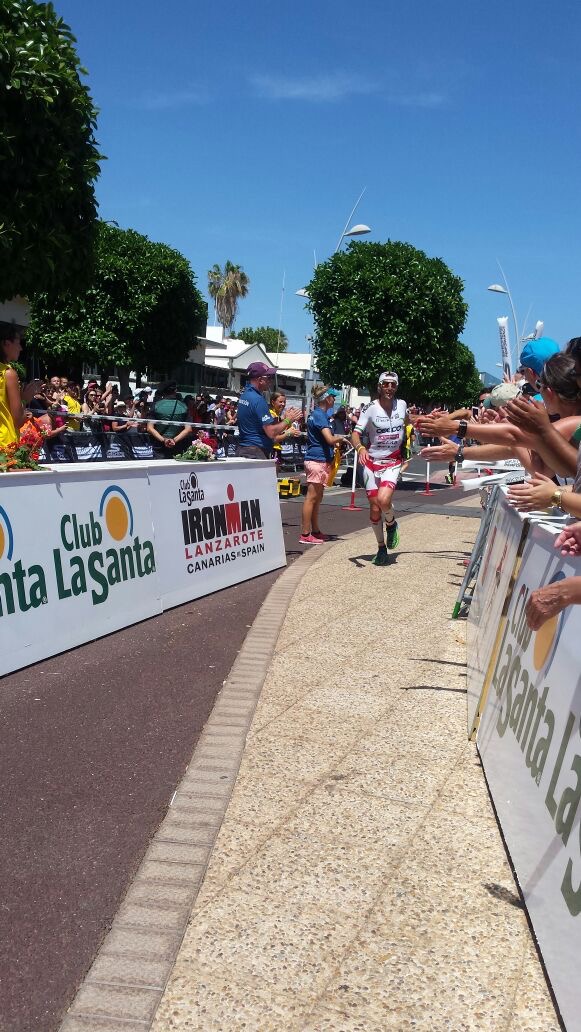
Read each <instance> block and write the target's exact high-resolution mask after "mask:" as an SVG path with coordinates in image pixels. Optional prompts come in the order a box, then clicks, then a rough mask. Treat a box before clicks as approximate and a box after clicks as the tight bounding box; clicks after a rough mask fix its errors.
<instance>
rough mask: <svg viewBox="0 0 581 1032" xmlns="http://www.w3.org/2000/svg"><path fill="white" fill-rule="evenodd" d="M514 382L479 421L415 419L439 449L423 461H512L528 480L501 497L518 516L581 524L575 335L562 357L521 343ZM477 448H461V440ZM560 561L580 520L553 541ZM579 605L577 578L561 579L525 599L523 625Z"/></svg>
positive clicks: (538, 344)
mask: <svg viewBox="0 0 581 1032" xmlns="http://www.w3.org/2000/svg"><path fill="white" fill-rule="evenodd" d="M515 380H516V381H517V382H515V383H505V384H502V385H501V386H499V387H498V388H495V390H494V391H493V392H492V393H491V395H490V399H491V403H492V405H491V407H489V408H487V409H485V411H484V412H482V414H481V415H480V417H479V418H477V419H476V418H474V417H473V416H472V415H471V414H470V413H462V414H460V415H459V414H458V413H432V414H431V415H430V416H425V417H424V418H423V419H421V420H420V425H421V427H422V430H423V432H424V433H429V434H434V435H437V436H438V437H439V438H440V441H441V443H440V444H439V445H438V446H436V447H431V448H425V449H424V450H423V452H422V454H423V455H425V457H427V458H430V457H431V458H434V459H436V460H440V461H441V460H443V459H446V460H449V461H450V460H453V461H455V462H460V463H462V461H463V460H464V458H470V459H472V458H475V459H477V460H478V459H480V460H482V459H486V460H489V461H491V462H493V461H497V460H499V459H506V458H515V459H518V461H519V462H520V463H521V465H522V467H523V468H524V470H526V472H527V473H528V474H530V477H529V479H526V480H524V478H523V482H522V483H521V484H513V485H511V486H510V487H509V491H508V499H509V501H510V502H511V504H512V505H514V507H515V508H516V509H518V510H519V511H521V512H533V511H543V510H546V509H550V508H551V507H553V508H554V509H555V510H556V511H557V512H559V513H561V515H563V514H565V515H566V516H569V517H572V518H573V520H574V521H579V520H581V448H580V443H581V337H574V338H572V339H571V340H570V341H569V343H568V344H567V346H566V348H565V350H564V351H561V349H560V348H559V346H558V344H556V343H555V342H554V341H552V340H550V339H549V338H540V339H539V340H535V341H531V342H529V343H528V344H527V345H526V346H525V348H524V349H523V351H522V353H521V356H520V368H519V370H518V373H517V375H516V377H515ZM469 438H471V439H473V440H474V441H475V442H477V443H476V444H474V445H468V446H466V445H465V443H464V442H465V441H466V440H467V439H469ZM555 545H556V547H557V548H558V549H560V550H561V552H562V554H563V555H569V556H575V557H578V556H579V555H581V522H573V523H570V524H569V525H568V526H567V527H566V528H565V529H564V530H563V531H562V533H561V534H560V535H559V536H558V537H557V538H556V541H555ZM580 603H581V576H572V577H566V578H563V579H561V580H560V581H559V582H558V584H549V585H545V586H543V587H540V588H538V589H537V590H536V591H533V592H532V593H531V596H530V598H529V601H528V604H527V612H526V616H527V621H528V624H529V626H530V627H531V628H532V629H533V630H538V628H539V627H540V626H542V624H543V623H544V622H545V621H546V620H549V619H551V618H552V617H554V616H556V615H557V614H558V613H559V612H561V610H562V609H564V608H566V607H567V606H569V605H571V604H580Z"/></svg>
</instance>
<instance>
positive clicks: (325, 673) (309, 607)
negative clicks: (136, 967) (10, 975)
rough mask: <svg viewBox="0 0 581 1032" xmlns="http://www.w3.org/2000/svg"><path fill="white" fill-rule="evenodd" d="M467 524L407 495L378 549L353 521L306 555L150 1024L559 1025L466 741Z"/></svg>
mask: <svg viewBox="0 0 581 1032" xmlns="http://www.w3.org/2000/svg"><path fill="white" fill-rule="evenodd" d="M476 529H477V521H476V520H472V519H466V518H463V519H462V518H459V517H445V516H427V515H418V516H412V517H409V518H407V519H406V520H405V521H403V523H402V527H401V531H402V534H401V537H402V540H401V545H400V548H399V550H398V552H397V554H396V556H395V557H394V560H393V563H392V564H391V565H390V566H389V567H387V568H376V567H374V566H372V565H371V564H370V559H371V555H372V551H373V550H372V537H371V535H370V533H369V531H363V532H361V533H359V534H354V535H351V536H350V537H349V538H348V539H347V540H346V541H344V542H339V543H337V544H335V545H333V546H332V547H331V548H326V547H325V548H324V549H323V550H321V552H320V559H319V560H318V561H317V562H315V563H314V565H312V566H311V568H310V569H309V570H308V572H307V573H306V575H305V576H304V579H303V580H302V581H301V583H300V585H299V587H298V589H297V591H296V593H295V595H294V598H293V601H292V603H291V605H290V608H289V610H288V613H287V616H286V619H285V621H284V624H283V627H282V631H281V634H280V637H279V639H278V643H277V647H276V652H275V655H274V658H273V661H272V663H271V664H270V667H269V669H268V672H267V675H266V680H265V683H264V687H263V689H262V693H261V696H260V700H259V703H258V707H257V709H256V713H255V715H254V719H253V722H252V725H251V729H250V733H249V737H248V741H247V744H246V748H245V750H244V753H243V756H242V762H241V767H240V772H239V775H238V779H237V781H236V785H235V788H234V792H233V795H232V798H231V801H230V805H229V807H228V809H227V812H226V816H225V818H224V821H223V823H222V827H221V830H220V833H219V836H218V839H217V841H216V843H215V846H214V849H213V852H212V855H211V860H210V864H209V867H208V869H207V872H206V876H205V880H204V881H203V884H202V887H201V890H200V893H199V895H198V897H197V900H196V903H195V906H194V909H193V912H192V915H191V919H190V922H189V925H188V927H187V930H186V933H185V936H184V939H183V943H182V946H181V949H180V951H179V955H178V958H177V961H176V963H175V966H174V969H173V973H172V975H171V977H170V979H169V982H168V984H167V987H166V990H165V994H164V996H163V999H162V1002H161V1005H160V1007H159V1009H158V1011H157V1015H156V1017H155V1020H154V1023H153V1029H154V1032H176V1030H177V1032H186V1030H188V1032H190V1030H203V1032H206V1030H220V1032H234V1030H237V1029H245V1030H247V1032H254V1030H255V1032H269V1030H277V1032H278V1030H284V1032H287V1030H289V1032H290V1030H297V1032H298V1030H304V1032H307V1030H309V1032H327V1030H329V1032H331V1030H333V1032H339V1030H340V1032H380V1030H381V1032H383V1030H385V1029H397V1030H400V1032H404V1030H408V1029H415V1030H418V1029H420V1030H426V1032H428V1030H429V1032H440V1030H450V1032H455V1030H458V1032H460V1030H462V1032H464V1030H472V1029H475V1030H479V1032H493V1030H495V1032H496V1030H499V1032H500V1030H503V1032H504V1030H510V1032H529V1030H530V1032H534V1030H539V1032H541V1030H542V1032H552V1030H553V1029H555V1030H556V1029H558V1028H559V1027H560V1026H559V1022H558V1020H557V1018H556V1015H555V1011H554V1009H553V1005H552V1003H551V999H550V996H549V993H548V990H547V987H546V983H545V980H544V977H543V974H542V970H541V967H540V964H539V961H538V959H537V955H536V952H535V949H534V947H533V944H532V940H531V936H530V932H529V929H528V925H527V922H526V919H525V915H524V913H523V910H522V908H521V905H520V900H519V897H518V894H517V892H516V888H515V885H514V881H513V879H512V876H511V872H510V868H509V865H508V863H507V860H506V855H505V851H504V848H503V845H502V842H501V839H500V835H499V832H498V828H497V825H496V821H495V819H494V816H493V813H492V809H491V807H490V804H489V801H488V795H487V792H486V788H485V784H484V778H483V775H482V771H481V769H480V766H479V763H478V759H477V756H476V752H475V749H474V747H473V746H472V745H469V744H468V743H467V741H466V731H465V727H466V715H465V710H466V697H465V644H464V627H463V625H462V623H452V622H451V621H450V620H449V618H448V617H449V614H450V612H451V610H452V605H453V602H454V600H455V597H456V594H457V590H458V584H459V582H460V580H461V578H462V575H463V572H464V570H463V567H462V566H461V560H462V558H464V557H465V555H466V553H468V552H469V551H470V548H471V545H472V541H473V539H474V536H475V533H476ZM146 1024H147V1026H149V1021H147V1023H146V1022H145V1021H140V1020H136V1021H135V1023H134V1024H133V1025H132V1027H134V1028H138V1027H141V1028H145V1025H146ZM70 1027H71V1028H72V1027H73V1025H72V1024H71V1026H70ZM76 1027H77V1024H76V1023H75V1028H76ZM78 1027H79V1028H81V1024H79V1025H78ZM86 1027H89V1026H88V1024H87V1026H86ZM92 1027H93V1026H91V1028H92ZM95 1027H97V1026H96V1025H95ZM102 1027H103V1028H105V1027H106V1028H107V1029H109V1028H115V1030H116V1032H117V1030H118V1029H121V1028H129V1027H130V1026H129V1024H123V1025H122V1024H121V1023H119V1024H115V1025H113V1024H111V1025H109V1024H106V1021H105V1019H103V1026H102Z"/></svg>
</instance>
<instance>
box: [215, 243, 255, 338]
mask: <svg viewBox="0 0 581 1032" xmlns="http://www.w3.org/2000/svg"><path fill="white" fill-rule="evenodd" d="M249 286H250V280H249V279H248V276H247V275H246V273H245V272H244V269H243V268H242V266H241V265H233V264H232V262H230V261H227V262H226V263H225V265H224V268H223V269H222V268H220V266H219V265H213V266H212V268H211V269H208V293H209V294H210V297H211V298H212V300H213V302H214V304H215V306H216V314H217V316H218V319H219V320H220V324H221V326H222V329H223V330H224V336H227V334H228V331H229V330H230V329H231V327H232V326H233V325H234V322H235V319H236V313H237V311H238V302H239V301H240V298H243V297H246V295H247V293H248V287H249Z"/></svg>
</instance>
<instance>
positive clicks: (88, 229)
mask: <svg viewBox="0 0 581 1032" xmlns="http://www.w3.org/2000/svg"><path fill="white" fill-rule="evenodd" d="M74 44H75V38H74V36H73V35H72V33H71V31H70V29H69V27H68V26H67V25H65V23H64V22H63V21H62V19H60V18H59V17H58V16H57V15H56V14H55V11H54V8H53V6H52V4H50V3H33V2H31V0H2V2H1V3H0V125H1V126H2V131H1V132H0V300H6V299H8V298H10V297H13V296H14V295H16V294H21V295H27V294H31V293H32V292H33V291H35V290H58V289H60V288H63V287H64V288H65V289H71V287H72V286H73V285H74V284H75V283H78V282H79V278H80V277H81V276H82V275H83V273H84V271H85V270H86V269H87V268H88V267H89V266H90V260H91V254H92V250H93V239H94V227H95V219H96V206H95V194H94V186H93V184H94V182H95V180H96V179H97V176H98V175H99V159H100V157H101V155H100V154H99V152H98V150H97V146H96V143H95V138H94V130H95V126H96V111H95V108H94V107H93V104H92V101H91V97H90V95H89V92H88V89H87V87H86V86H85V85H84V84H83V83H82V82H81V75H83V74H86V73H85V71H84V69H83V68H81V66H80V64H79V59H78V57H77V54H76V51H75V46H74Z"/></svg>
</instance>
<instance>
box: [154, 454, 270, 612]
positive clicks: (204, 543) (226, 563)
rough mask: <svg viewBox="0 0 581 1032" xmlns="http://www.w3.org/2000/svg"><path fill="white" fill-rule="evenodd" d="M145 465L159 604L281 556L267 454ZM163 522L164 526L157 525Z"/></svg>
mask: <svg viewBox="0 0 581 1032" xmlns="http://www.w3.org/2000/svg"><path fill="white" fill-rule="evenodd" d="M158 469H159V467H157V466H155V465H152V466H150V467H149V474H150V491H151V505H152V514H153V522H154V526H155V527H156V542H157V546H156V547H157V555H158V572H159V586H160V592H161V598H162V603H163V605H164V607H167V606H172V605H178V604H179V603H180V602H185V601H187V600H188V599H192V598H198V597H199V596H200V595H207V594H208V593H209V592H211V591H218V590H219V589H220V588H224V587H227V586H228V585H230V584H237V583H238V582H239V581H243V580H248V579H249V578H251V577H257V576H259V575H260V574H262V573H266V572H267V571H268V570H274V569H276V568H277V567H280V566H284V565H285V564H286V556H285V550H284V541H283V535H282V523H281V517H280V504H279V501H278V493H277V484H276V472H275V463H274V461H269V462H267V461H264V462H260V461H255V462H254V463H252V465H251V467H250V468H249V464H248V462H247V461H246V460H244V459H235V460H234V461H233V462H231V463H229V465H228V467H227V475H226V471H225V467H224V465H223V463H217V462H209V463H198V464H196V467H195V469H193V468H192V466H191V465H190V464H189V463H186V462H184V463H181V462H175V463H174V464H173V468H172V469H171V470H168V469H165V470H164V469H159V474H158ZM162 528H163V532H162Z"/></svg>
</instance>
